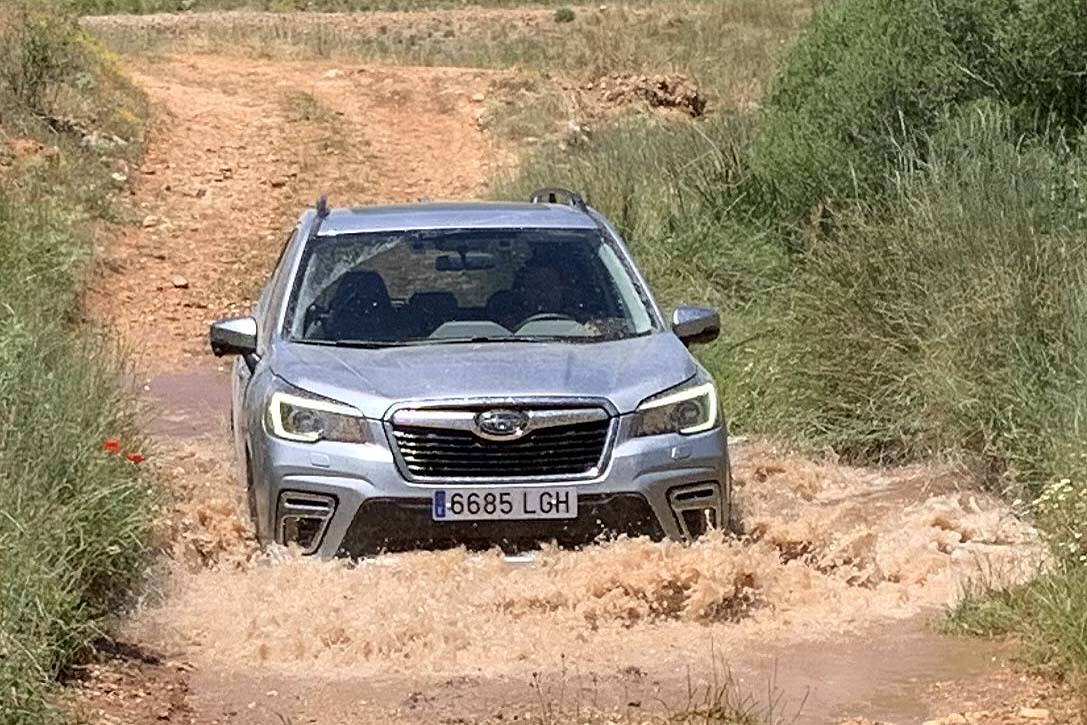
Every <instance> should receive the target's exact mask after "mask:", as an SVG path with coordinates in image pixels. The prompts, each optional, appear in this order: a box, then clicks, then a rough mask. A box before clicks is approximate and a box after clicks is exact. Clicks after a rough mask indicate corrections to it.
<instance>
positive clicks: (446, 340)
mask: <svg viewBox="0 0 1087 725" xmlns="http://www.w3.org/2000/svg"><path fill="white" fill-rule="evenodd" d="M578 339H581V338H579V337H573V336H571V337H563V336H561V335H501V336H493V335H481V336H480V337H439V338H437V339H434V340H419V342H418V344H420V345H464V344H470V343H492V342H566V341H568V340H578Z"/></svg>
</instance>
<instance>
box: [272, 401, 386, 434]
mask: <svg viewBox="0 0 1087 725" xmlns="http://www.w3.org/2000/svg"><path fill="white" fill-rule="evenodd" d="M268 428H269V430H270V431H271V432H272V433H273V434H274V435H276V436H278V437H279V438H284V439H286V440H289V441H300V442H302V443H316V442H317V441H342V442H344V443H365V442H366V428H365V421H364V420H363V417H362V413H360V412H359V411H357V410H356V409H354V408H352V407H351V406H350V405H344V404H343V403H335V402H332V401H331V400H322V399H319V398H303V397H301V396H298V395H291V394H290V393H284V392H281V391H279V392H275V393H272V398H271V400H270V401H269V403H268Z"/></svg>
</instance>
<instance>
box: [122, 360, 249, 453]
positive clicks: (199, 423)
mask: <svg viewBox="0 0 1087 725" xmlns="http://www.w3.org/2000/svg"><path fill="white" fill-rule="evenodd" d="M140 393H141V397H142V398H143V402H144V409H145V411H146V419H147V431H148V432H149V433H150V434H151V435H152V436H153V437H155V438H158V439H164V440H169V441H175V442H176V441H192V440H194V439H197V438H200V437H201V436H206V435H211V434H214V433H216V432H218V431H221V430H225V429H226V428H225V426H227V425H228V424H229V417H230V373H229V372H225V371H221V370H217V369H214V368H201V369H197V370H192V371H186V372H178V373H167V374H163V375H157V376H155V377H152V378H151V379H150V380H148V381H147V382H146V383H144V384H143V385H142V386H141V390H140Z"/></svg>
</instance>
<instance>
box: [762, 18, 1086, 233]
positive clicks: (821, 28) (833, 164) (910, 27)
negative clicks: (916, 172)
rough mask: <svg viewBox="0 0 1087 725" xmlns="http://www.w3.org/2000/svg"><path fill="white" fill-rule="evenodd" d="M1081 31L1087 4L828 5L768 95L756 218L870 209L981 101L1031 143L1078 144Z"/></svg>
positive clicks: (794, 219) (797, 219)
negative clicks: (933, 139) (1009, 117)
mask: <svg viewBox="0 0 1087 725" xmlns="http://www.w3.org/2000/svg"><path fill="white" fill-rule="evenodd" d="M1085 26H1087V4H1084V3H1083V2H1082V1H1081V0H1052V1H1050V0H1023V1H1022V2H1017V1H1016V0H994V1H993V2H978V1H977V0H839V2H836V3H832V4H829V5H828V6H826V7H825V9H823V10H822V11H820V12H818V13H817V14H816V17H815V19H814V21H813V23H812V25H811V26H810V28H809V29H808V30H807V31H806V32H805V33H804V35H803V37H802V38H801V39H800V40H799V42H797V43H796V45H795V46H794V47H793V48H792V50H791V51H790V52H789V54H788V55H787V57H786V60H785V63H784V65H783V67H782V69H781V71H780V72H779V74H778V75H777V76H776V78H775V80H774V82H773V83H772V84H771V89H770V93H769V97H768V99H767V103H766V110H765V113H764V115H763V119H762V128H761V131H760V134H759V139H758V141H757V143H756V145H755V149H754V154H753V159H754V161H753V170H754V171H755V172H756V175H757V179H758V182H759V183H760V184H761V185H762V186H763V187H764V188H765V192H764V193H763V194H762V195H761V196H760V198H764V199H765V198H769V200H770V201H771V203H770V204H769V205H767V206H765V207H763V208H761V209H759V211H760V212H761V213H762V214H763V215H764V217H766V218H767V219H771V218H774V220H775V221H784V222H787V223H789V224H792V225H802V224H803V223H805V222H807V221H808V220H809V219H810V218H811V216H812V215H813V214H815V215H816V216H817V217H819V218H825V217H826V216H827V215H828V214H832V212H833V209H834V206H835V205H836V204H837V203H838V202H839V201H840V200H842V199H864V200H865V201H867V202H869V203H877V202H878V201H879V200H880V199H881V198H882V197H883V195H884V194H885V193H887V192H888V191H889V189H888V186H887V183H886V182H887V179H888V178H889V176H890V174H889V171H891V170H892V169H893V167H894V165H895V163H896V159H898V158H899V157H900V156H901V155H902V154H903V153H907V154H910V153H913V154H917V153H922V152H923V151H924V150H925V143H924V139H925V138H926V137H927V136H928V135H930V134H932V133H935V132H937V131H938V130H939V128H940V127H941V126H942V125H943V124H944V123H945V122H946V120H947V119H948V117H949V116H952V115H954V114H955V109H957V108H960V107H962V106H965V105H968V104H970V103H972V102H975V101H977V100H980V99H985V98H988V99H992V100H994V101H997V102H1000V103H1005V104H1007V105H1008V106H1009V107H1010V108H1012V109H1013V110H1014V113H1015V116H1016V118H1017V119H1019V130H1020V132H1022V133H1024V134H1026V135H1034V134H1036V133H1038V132H1040V131H1044V130H1046V129H1059V130H1062V131H1065V132H1067V133H1071V134H1075V133H1077V132H1078V130H1077V129H1078V128H1080V126H1081V125H1082V123H1083V121H1084V120H1085V112H1087V73H1085V72H1084V71H1085V69H1084V64H1083V58H1084V57H1087V34H1085V33H1083V32H1081V30H1082V28H1083V27H1085ZM1051 116H1052V118H1050V117H1051Z"/></svg>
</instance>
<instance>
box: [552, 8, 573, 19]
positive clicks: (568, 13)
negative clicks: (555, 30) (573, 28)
mask: <svg viewBox="0 0 1087 725" xmlns="http://www.w3.org/2000/svg"><path fill="white" fill-rule="evenodd" d="M554 17H555V22H556V23H572V22H574V20H575V19H576V18H577V16H576V15H575V14H574V10H573V8H559V9H557V10H556V11H555V16H554Z"/></svg>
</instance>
